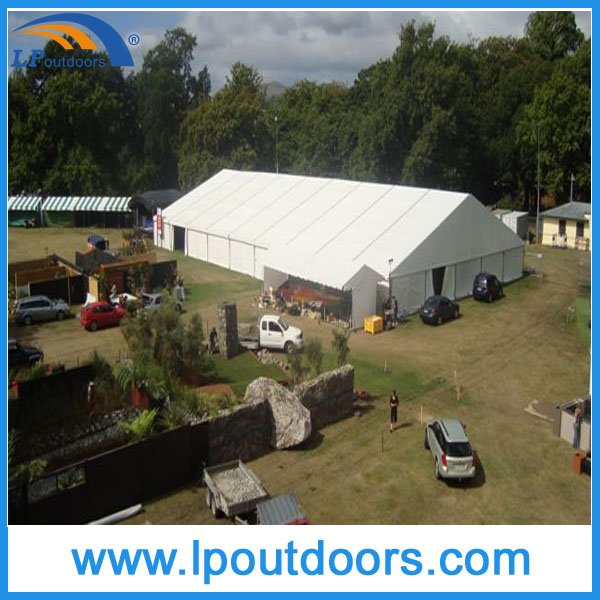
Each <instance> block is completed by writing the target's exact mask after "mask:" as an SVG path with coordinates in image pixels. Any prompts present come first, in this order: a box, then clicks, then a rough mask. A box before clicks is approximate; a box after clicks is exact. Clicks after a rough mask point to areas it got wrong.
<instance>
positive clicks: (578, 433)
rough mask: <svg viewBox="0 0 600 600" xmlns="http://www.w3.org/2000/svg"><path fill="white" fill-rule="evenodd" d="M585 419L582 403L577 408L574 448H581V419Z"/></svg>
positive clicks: (574, 425)
mask: <svg viewBox="0 0 600 600" xmlns="http://www.w3.org/2000/svg"><path fill="white" fill-rule="evenodd" d="M582 417H583V407H582V406H581V402H578V403H577V405H576V406H575V420H574V421H573V448H575V449H577V448H579V442H580V440H581V419H582Z"/></svg>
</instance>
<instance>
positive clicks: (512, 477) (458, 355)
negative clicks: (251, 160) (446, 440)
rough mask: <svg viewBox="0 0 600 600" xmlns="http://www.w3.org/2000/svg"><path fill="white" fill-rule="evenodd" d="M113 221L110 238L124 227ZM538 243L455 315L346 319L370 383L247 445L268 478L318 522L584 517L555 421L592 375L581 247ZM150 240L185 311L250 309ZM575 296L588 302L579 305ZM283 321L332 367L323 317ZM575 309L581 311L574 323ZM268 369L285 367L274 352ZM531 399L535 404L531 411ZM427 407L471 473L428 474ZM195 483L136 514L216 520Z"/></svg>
mask: <svg viewBox="0 0 600 600" xmlns="http://www.w3.org/2000/svg"><path fill="white" fill-rule="evenodd" d="M87 233H88V232H87V231H84V230H73V229H40V230H24V229H20V230H16V229H14V230H12V229H11V230H10V231H9V260H11V261H13V260H20V259H25V258H35V257H38V256H39V255H40V253H41V254H42V255H43V254H44V248H49V251H52V250H55V251H57V252H58V253H59V254H62V255H64V256H65V257H67V258H69V257H72V256H73V255H74V252H75V250H80V251H81V250H82V249H84V248H85V240H86V237H87ZM108 233H109V236H110V238H111V242H112V241H113V238H114V240H115V242H114V244H113V247H115V246H116V247H118V241H119V236H120V233H119V232H117V231H114V230H113V231H109V232H108ZM533 250H534V251H535V252H536V253H537V252H541V253H543V259H542V260H541V261H538V263H539V264H538V265H536V275H537V276H535V277H534V276H530V277H525V278H523V279H521V280H519V281H517V282H514V283H512V284H510V285H507V286H506V288H505V292H506V297H505V298H504V299H502V300H501V301H498V302H495V303H493V304H491V305H490V304H487V303H479V302H475V301H474V300H472V299H465V300H461V301H460V305H461V313H462V317H461V318H460V319H459V320H457V321H454V322H451V323H447V324H445V325H443V326H441V327H430V326H425V325H423V324H422V323H420V321H419V320H418V319H417V318H415V317H414V316H412V317H410V318H409V322H408V323H406V324H402V325H401V326H399V327H397V328H396V329H395V330H393V331H390V332H385V333H381V334H379V335H375V336H372V335H368V334H365V333H363V332H356V333H353V334H352V335H351V337H350V340H349V344H350V355H349V362H350V363H351V364H353V365H354V367H355V387H356V388H360V389H366V390H367V391H368V392H369V394H370V399H369V400H367V401H365V402H363V403H362V404H361V406H360V416H356V417H352V418H348V419H344V420H342V421H340V422H338V423H336V424H333V425H330V426H328V427H326V428H324V429H323V430H321V431H318V432H315V433H314V434H313V436H312V437H311V439H310V440H309V441H308V442H306V443H305V444H304V445H303V446H302V447H299V448H296V449H293V450H287V451H279V452H272V453H270V454H268V455H266V456H264V457H262V458H260V459H258V460H255V461H252V462H251V463H250V466H251V467H252V469H253V470H254V471H255V472H256V473H257V474H258V475H259V477H260V478H261V480H262V481H263V483H264V484H265V487H266V488H267V489H268V490H269V491H270V493H271V494H278V493H285V492H287V491H293V492H294V493H295V495H296V497H297V498H298V500H299V501H300V503H301V504H302V506H303V508H304V509H305V511H306V513H307V514H308V515H309V516H310V517H311V519H312V520H313V521H314V522H316V523H324V524H325V523H382V524H383V523H407V524H413V523H414V524H419V523H448V524H453V523H470V524H589V523H590V521H591V503H590V493H591V481H590V478H589V477H587V476H578V475H576V474H574V473H573V471H572V470H571V461H572V448H571V446H570V444H568V443H567V442H565V441H564V440H562V439H560V438H558V437H557V436H555V435H554V433H553V423H552V420H553V418H554V415H555V407H556V406H557V405H558V404H560V403H561V402H564V401H569V400H571V399H573V398H575V397H578V396H581V395H584V394H586V393H588V390H589V380H590V377H589V375H590V374H589V367H590V358H589V348H588V346H586V345H585V344H583V343H582V341H581V339H580V335H584V334H587V335H589V330H587V331H585V329H586V328H587V318H588V317H586V315H587V314H589V312H588V313H586V312H585V310H586V305H585V303H583V302H582V301H581V300H578V301H577V302H576V300H577V298H578V296H579V290H578V281H579V275H580V273H579V270H580V267H579V262H580V254H579V253H578V252H576V251H571V250H555V249H551V248H541V247H539V248H538V247H536V248H534V249H533ZM158 254H159V256H160V257H164V258H172V257H175V258H177V260H178V263H179V268H180V273H181V274H182V275H183V277H184V280H185V286H186V288H187V289H189V301H188V302H187V303H186V312H185V316H186V317H188V316H189V315H191V314H193V313H195V312H198V313H200V314H201V316H202V318H203V321H204V323H205V326H206V327H207V329H208V328H210V327H211V326H212V324H214V322H215V318H216V304H217V303H218V302H221V301H223V300H233V301H235V302H236V303H237V306H238V315H240V318H241V319H243V320H247V319H250V318H255V317H258V316H259V314H260V311H259V309H258V308H257V307H256V303H255V298H256V296H257V294H258V291H259V290H260V282H258V281H257V280H254V279H251V278H249V277H246V276H243V275H239V274H236V273H231V272H229V271H227V270H225V269H221V268H219V267H215V266H214V265H207V264H206V263H203V262H200V261H195V260H192V259H189V258H187V257H183V256H182V255H181V254H180V253H168V252H165V251H160V252H159V253H158ZM580 304H581V306H580ZM575 306H577V308H575ZM587 310H588V311H589V303H588V304H587ZM574 312H577V314H580V313H581V314H582V315H583V318H580V319H575V318H573V314H574ZM289 321H290V322H292V323H293V324H294V325H297V326H299V327H301V328H302V329H303V332H304V337H305V340H309V339H311V338H315V339H318V340H321V343H322V346H323V349H324V351H325V359H324V367H325V368H330V367H331V366H332V365H333V355H332V352H331V337H332V335H331V327H330V326H328V325H325V324H321V325H319V324H318V323H317V322H316V321H313V320H311V319H306V318H301V317H290V318H289ZM581 323H583V324H584V325H586V327H584V328H582V329H583V330H582V332H581V334H580V326H579V325H578V324H581ZM13 333H14V334H15V335H17V336H18V337H19V338H21V339H25V340H27V341H32V342H35V343H39V344H40V345H41V346H42V347H43V349H44V352H45V355H46V357H47V359H49V360H51V359H61V360H64V361H65V362H71V363H76V361H79V360H83V359H85V358H87V356H89V353H90V352H91V351H92V350H93V349H98V350H99V351H101V352H102V353H103V354H105V355H106V356H108V357H114V358H117V357H118V356H119V355H120V354H122V353H123V352H126V348H125V346H124V343H123V339H122V335H121V333H120V330H119V329H112V330H105V331H99V332H97V333H95V334H88V333H87V332H84V331H83V330H82V329H81V327H80V325H79V323H78V322H77V321H76V320H75V319H72V320H70V321H65V322H63V323H57V324H53V325H52V326H46V325H40V326H34V327H31V328H12V327H11V334H13ZM588 339H589V338H588ZM281 356H282V357H283V355H281ZM215 364H216V369H217V372H218V374H219V376H220V377H221V378H223V379H225V380H227V381H229V382H231V385H232V387H233V388H234V390H235V391H236V394H238V395H241V393H242V391H243V387H244V385H245V384H246V382H247V381H249V380H251V379H252V378H254V377H255V376H257V375H259V374H264V373H265V371H263V370H262V366H261V365H259V364H258V363H257V362H256V361H255V359H254V358H253V357H251V356H250V355H245V354H243V355H241V356H239V357H237V358H236V359H235V360H234V361H222V360H221V359H218V360H217V361H216V362H215ZM269 375H270V376H272V377H274V378H281V377H284V374H283V372H282V371H279V370H278V369H277V368H276V367H269ZM392 388H396V389H397V390H398V395H399V397H400V408H399V424H400V427H399V428H398V430H397V431H395V432H394V433H392V434H390V433H389V429H388V419H389V407H388V402H387V399H388V396H389V393H390V390H391V389H392ZM533 402H535V408H536V410H537V411H538V413H539V414H541V415H542V417H545V418H542V417H536V416H533V415H532V414H529V413H527V412H525V408H527V407H528V406H530V405H531V404H532V403H533ZM435 416H457V417H459V418H460V419H462V420H463V422H464V423H465V424H466V425H467V429H468V432H469V436H470V438H471V441H472V443H473V446H474V448H475V449H476V451H477V454H478V457H479V459H480V463H481V466H482V468H481V469H480V473H479V476H478V478H477V480H476V481H475V482H474V483H473V484H472V485H468V486H462V485H453V484H446V483H443V482H439V481H437V480H436V479H435V477H434V472H433V461H432V458H431V455H430V454H429V453H428V452H426V451H425V450H424V449H423V425H424V421H426V420H427V419H429V418H431V417H435ZM201 496H202V490H199V489H198V488H195V487H193V486H190V487H189V488H186V489H184V490H179V491H177V492H174V493H173V494H170V495H169V496H167V497H163V498H160V499H157V500H156V501H154V502H149V503H147V505H146V506H145V513H144V514H142V515H140V516H139V517H136V518H135V519H133V520H132V521H131V522H133V523H136V522H139V523H144V522H151V523H157V524H159V523H189V524H194V523H214V519H213V517H212V515H211V513H210V511H209V510H208V509H207V508H206V506H205V504H204V503H203V502H202V501H201Z"/></svg>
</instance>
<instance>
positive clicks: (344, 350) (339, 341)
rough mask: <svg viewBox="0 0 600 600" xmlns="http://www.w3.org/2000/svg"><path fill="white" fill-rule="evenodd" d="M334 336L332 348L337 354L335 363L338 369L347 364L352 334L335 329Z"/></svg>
mask: <svg viewBox="0 0 600 600" xmlns="http://www.w3.org/2000/svg"><path fill="white" fill-rule="evenodd" d="M332 334H333V339H332V340H331V347H332V348H333V351H334V353H335V362H336V365H337V366H338V367H341V366H343V365H345V364H346V359H347V358H348V354H349V353H350V347H349V346H348V340H349V339H350V332H349V331H342V330H339V329H333V330H332Z"/></svg>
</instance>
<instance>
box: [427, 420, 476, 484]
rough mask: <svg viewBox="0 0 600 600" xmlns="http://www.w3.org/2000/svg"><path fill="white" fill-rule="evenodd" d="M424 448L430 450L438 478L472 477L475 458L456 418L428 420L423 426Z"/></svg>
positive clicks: (465, 434)
mask: <svg viewBox="0 0 600 600" xmlns="http://www.w3.org/2000/svg"><path fill="white" fill-rule="evenodd" d="M424 445H425V448H426V449H427V450H431V454H433V461H434V463H435V476H436V477H437V478H438V479H442V478H443V479H472V478H473V477H475V471H476V458H475V455H474V454H473V450H472V449H471V444H470V442H469V438H468V437H467V432H466V429H465V426H464V425H463V424H462V423H461V422H460V421H459V420H458V419H438V420H435V421H429V422H428V423H427V426H426V427H425V442H424Z"/></svg>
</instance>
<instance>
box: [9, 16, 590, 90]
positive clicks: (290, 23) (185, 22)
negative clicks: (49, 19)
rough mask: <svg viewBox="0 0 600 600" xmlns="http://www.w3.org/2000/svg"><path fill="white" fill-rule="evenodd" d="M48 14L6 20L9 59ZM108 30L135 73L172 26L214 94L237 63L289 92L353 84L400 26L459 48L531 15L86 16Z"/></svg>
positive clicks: (29, 42) (30, 41) (586, 22)
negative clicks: (430, 25)
mask: <svg viewBox="0 0 600 600" xmlns="http://www.w3.org/2000/svg"><path fill="white" fill-rule="evenodd" d="M47 14H49V13H48V12H39V11H36V12H23V11H11V12H9V13H8V48H9V60H10V59H11V56H12V51H13V50H14V49H15V48H22V49H24V50H28V49H32V48H42V47H43V43H44V41H43V40H42V38H37V37H35V36H28V35H23V34H20V33H18V32H14V29H15V28H16V27H18V26H19V25H22V24H24V23H26V22H28V21H30V20H32V19H34V18H36V17H39V16H42V15H47ZM90 14H94V15H96V16H98V17H100V18H102V19H104V20H106V21H107V22H108V23H109V24H110V25H112V26H113V27H114V28H115V29H116V30H117V31H118V32H119V33H120V34H121V36H122V37H123V38H124V39H125V40H127V39H128V38H129V36H130V35H131V34H136V35H137V36H139V40H140V41H139V44H138V45H136V46H129V49H130V51H131V52H132V55H133V58H134V63H135V65H136V67H135V68H139V66H141V64H142V60H143V56H144V54H145V53H146V52H147V51H148V50H149V49H150V48H152V47H153V46H155V45H156V44H157V43H158V42H160V40H161V39H162V37H163V35H164V33H165V32H166V31H167V30H169V29H173V28H175V27H180V26H181V27H184V28H185V29H186V30H187V31H188V32H189V33H191V34H193V35H195V36H196V39H197V47H196V51H195V55H194V63H193V68H194V71H198V70H200V69H201V68H202V67H203V66H204V65H206V66H207V67H208V70H209V73H210V76H211V82H212V89H213V91H216V90H218V89H219V88H220V87H221V86H222V85H223V83H224V82H225V78H226V76H227V74H228V73H229V71H230V68H231V65H233V64H234V63H235V62H237V61H241V62H243V63H245V64H248V65H250V66H252V67H254V68H256V69H257V70H258V71H259V73H260V74H261V75H262V77H263V80H264V81H265V82H272V81H278V82H279V83H281V84H283V85H286V86H290V85H293V84H294V83H295V82H296V81H298V80H299V79H303V78H306V79H310V80H313V81H317V82H319V83H320V82H327V81H333V80H335V81H340V82H343V83H347V84H348V85H351V84H352V83H353V82H354V80H355V78H356V75H357V73H358V72H359V71H360V70H361V69H363V68H365V67H368V66H370V65H372V64H373V63H375V62H377V61H378V60H381V59H385V58H388V57H390V56H391V54H392V53H393V51H394V49H395V48H396V46H397V45H398V34H399V32H400V29H401V27H402V25H403V24H405V23H407V22H408V21H410V20H411V19H414V20H415V21H416V22H417V23H424V22H434V23H435V26H436V29H435V31H436V35H445V36H448V37H449V38H451V39H452V40H455V41H457V42H468V41H470V40H474V41H476V40H481V39H485V38H487V37H490V36H514V37H522V36H523V32H524V28H525V23H526V21H527V17H528V15H529V13H528V12H524V11H487V10H480V11H475V10H471V11H442V10H439V11H426V12H425V11H422V12H419V11H389V10H385V11H368V12H365V11H261V12H243V11H231V10H229V11H221V12H214V11H213V12H208V11H189V10H186V11H181V12H174V11H168V12H165V11H159V12H150V11H140V12H130V11H127V12H112V11H111V12H97V11H94V12H90ZM575 15H576V16H575V18H576V22H577V25H578V27H579V28H580V29H581V31H583V33H584V35H585V36H586V38H587V37H590V36H591V12H590V11H579V12H576V13H575Z"/></svg>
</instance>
